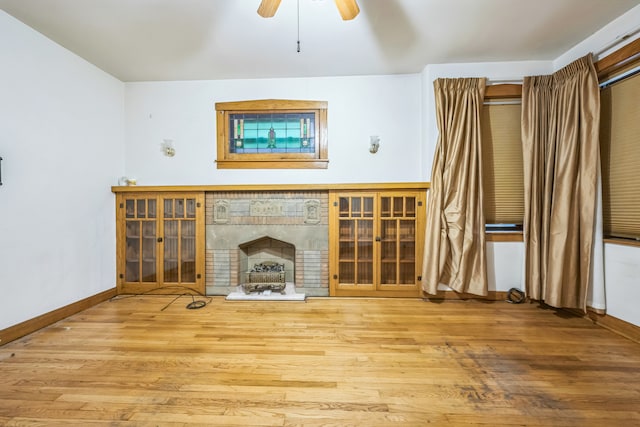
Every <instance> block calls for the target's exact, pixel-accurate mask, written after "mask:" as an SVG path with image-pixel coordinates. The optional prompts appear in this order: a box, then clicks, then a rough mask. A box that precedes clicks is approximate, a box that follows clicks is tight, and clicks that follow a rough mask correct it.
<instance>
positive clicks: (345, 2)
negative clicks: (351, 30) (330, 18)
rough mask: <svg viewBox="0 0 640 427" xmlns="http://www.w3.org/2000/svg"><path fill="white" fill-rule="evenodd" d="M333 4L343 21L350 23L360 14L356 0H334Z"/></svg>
mask: <svg viewBox="0 0 640 427" xmlns="http://www.w3.org/2000/svg"><path fill="white" fill-rule="evenodd" d="M335 2H336V6H337V7H338V11H339V12H340V16H342V19H343V20H344V21H350V20H352V19H353V18H355V17H356V16H358V13H360V8H359V7H358V3H357V2H356V0H335Z"/></svg>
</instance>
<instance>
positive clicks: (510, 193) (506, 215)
mask: <svg viewBox="0 0 640 427" xmlns="http://www.w3.org/2000/svg"><path fill="white" fill-rule="evenodd" d="M521 111H522V107H521V105H520V104H513V103H510V104H489V105H485V106H484V107H483V111H482V180H483V184H482V185H483V190H484V215H485V222H486V223H487V224H522V222H523V218H524V174H523V161H522V137H521V125H520V123H521Z"/></svg>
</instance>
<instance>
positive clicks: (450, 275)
mask: <svg viewBox="0 0 640 427" xmlns="http://www.w3.org/2000/svg"><path fill="white" fill-rule="evenodd" d="M485 84H486V81H485V79H484V78H460V79H437V80H436V81H435V82H434V90H435V100H436V116H437V117H436V119H437V124H438V131H439V136H438V142H437V145H436V150H435V154H434V160H433V169H432V174H431V189H430V190H429V199H428V203H427V225H426V232H425V233H426V238H425V251H424V262H423V271H422V288H423V290H424V291H425V292H427V293H429V294H436V293H437V289H438V284H440V283H442V284H445V285H448V286H449V287H450V288H452V289H453V290H455V291H457V292H461V293H470V294H475V295H487V273H486V254H485V227H484V226H485V219H484V211H483V201H482V144H481V135H482V130H481V127H480V120H481V115H482V104H483V101H484V90H485Z"/></svg>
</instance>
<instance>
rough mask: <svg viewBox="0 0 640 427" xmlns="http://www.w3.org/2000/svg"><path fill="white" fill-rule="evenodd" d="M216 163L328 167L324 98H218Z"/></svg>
mask: <svg viewBox="0 0 640 427" xmlns="http://www.w3.org/2000/svg"><path fill="white" fill-rule="evenodd" d="M216 116H217V120H216V122H217V134H216V141H217V154H218V155H217V159H216V164H217V167H218V168H236V169H249V168H260V169H269V168H279V169H283V168H288V169H294V168H295V169H326V168H327V166H328V164H329V159H328V142H327V141H328V138H327V102H326V101H303V100H281V99H264V100H255V101H232V102H218V103H216Z"/></svg>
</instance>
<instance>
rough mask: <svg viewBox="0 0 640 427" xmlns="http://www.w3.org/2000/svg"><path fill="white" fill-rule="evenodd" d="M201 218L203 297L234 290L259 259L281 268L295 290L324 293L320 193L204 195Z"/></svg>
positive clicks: (324, 206)
mask: <svg viewBox="0 0 640 427" xmlns="http://www.w3.org/2000/svg"><path fill="white" fill-rule="evenodd" d="M205 217H206V292H207V294H208V295H228V294H229V293H230V292H233V291H235V290H236V288H237V286H238V285H239V284H242V282H243V281H244V280H246V274H247V272H248V271H249V270H250V269H251V267H252V266H253V265H254V264H258V263H260V262H264V261H275V262H278V263H282V264H284V265H285V274H286V280H287V282H292V283H294V285H295V288H296V291H299V292H304V293H305V294H306V295H307V296H328V295H329V277H328V275H329V259H328V257H329V250H328V246H329V241H328V240H329V230H328V227H329V226H328V194H327V193H326V192H313V191H285V192H282V191H273V192H270V191H267V192H251V191H237V192H236V191H233V192H232V191H229V192H208V193H206V196H205Z"/></svg>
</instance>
